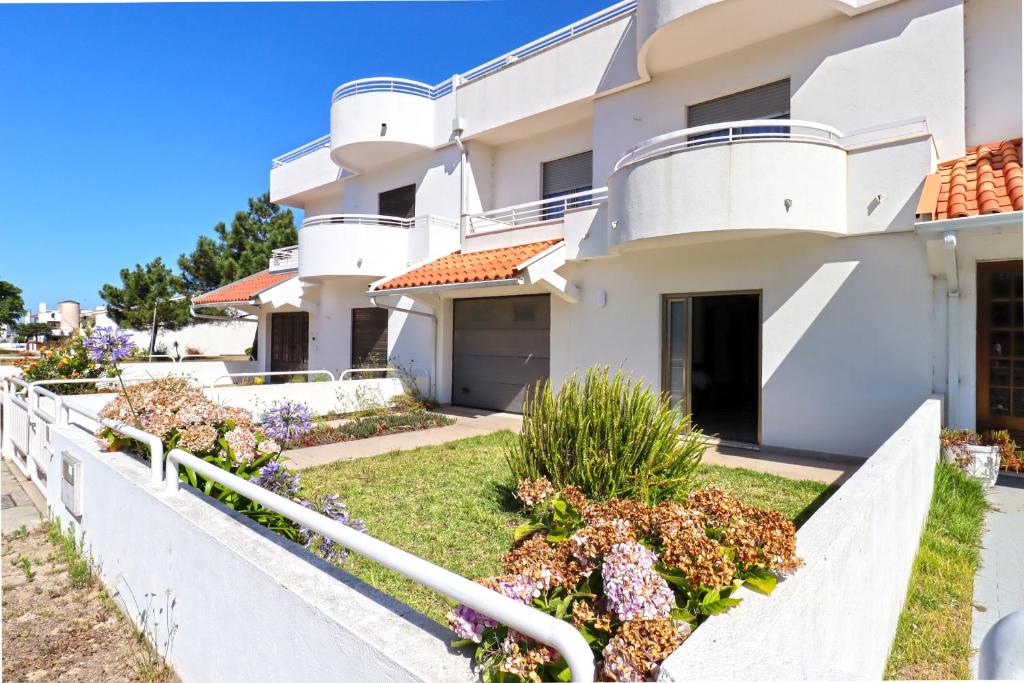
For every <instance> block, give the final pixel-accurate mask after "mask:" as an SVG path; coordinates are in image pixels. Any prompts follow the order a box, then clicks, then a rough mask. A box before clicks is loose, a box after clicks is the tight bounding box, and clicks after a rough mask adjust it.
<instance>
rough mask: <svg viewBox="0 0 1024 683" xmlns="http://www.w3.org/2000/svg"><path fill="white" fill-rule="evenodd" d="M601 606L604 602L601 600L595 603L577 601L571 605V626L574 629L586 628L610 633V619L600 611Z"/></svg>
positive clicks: (582, 600)
mask: <svg viewBox="0 0 1024 683" xmlns="http://www.w3.org/2000/svg"><path fill="white" fill-rule="evenodd" d="M603 605H604V600H603V599H601V598H599V599H598V601H597V602H591V601H590V600H586V599H583V598H579V599H577V600H576V601H575V602H573V603H572V625H573V626H575V627H576V628H583V627H584V626H588V627H589V628H590V629H591V630H593V631H604V632H605V633H611V631H612V618H611V616H609V615H608V613H607V612H605V611H604V610H603V609H602V607H603Z"/></svg>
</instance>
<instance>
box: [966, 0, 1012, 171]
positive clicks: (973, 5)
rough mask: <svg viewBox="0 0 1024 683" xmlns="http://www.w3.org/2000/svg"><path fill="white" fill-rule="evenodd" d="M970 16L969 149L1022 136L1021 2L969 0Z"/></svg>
mask: <svg viewBox="0 0 1024 683" xmlns="http://www.w3.org/2000/svg"><path fill="white" fill-rule="evenodd" d="M964 15H965V31H966V36H965V41H966V54H965V57H966V81H967V144H968V145H969V146H973V145H980V144H983V143H986V142H998V141H1000V140H1006V139H1009V138H1017V137H1020V136H1021V130H1022V129H1024V124H1022V121H1021V116H1022V114H1021V2H1020V0H967V1H966V2H965V3H964ZM953 156H956V155H953Z"/></svg>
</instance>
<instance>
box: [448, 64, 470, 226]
mask: <svg viewBox="0 0 1024 683" xmlns="http://www.w3.org/2000/svg"><path fill="white" fill-rule="evenodd" d="M461 81H462V77H461V76H459V74H455V75H454V76H452V97H454V98H455V118H454V119H452V137H453V138H454V139H455V145H456V147H458V148H459V243H460V244H461V243H462V241H463V240H464V239H465V237H466V165H467V163H468V162H469V150H468V149H466V145H465V143H463V141H462V132H463V130H464V128H465V126H464V125H463V123H462V117H461V116H459V84H460V83H461Z"/></svg>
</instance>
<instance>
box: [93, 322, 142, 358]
mask: <svg viewBox="0 0 1024 683" xmlns="http://www.w3.org/2000/svg"><path fill="white" fill-rule="evenodd" d="M82 344H83V346H85V350H86V352H87V353H88V354H89V358H91V359H92V361H93V362H94V363H116V362H118V361H121V360H124V359H125V358H127V357H128V356H130V355H131V354H132V351H134V350H135V342H134V341H132V336H131V335H130V334H128V333H127V332H118V331H117V330H116V329H114V328H113V327H97V328H96V329H95V330H93V333H92V335H91V336H89V337H87V338H86V339H85V341H83V342H82Z"/></svg>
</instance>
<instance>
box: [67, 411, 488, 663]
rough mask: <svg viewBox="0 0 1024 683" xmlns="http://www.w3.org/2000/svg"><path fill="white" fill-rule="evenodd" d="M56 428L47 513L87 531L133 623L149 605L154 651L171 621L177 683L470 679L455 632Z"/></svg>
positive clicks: (80, 435)
mask: <svg viewBox="0 0 1024 683" xmlns="http://www.w3.org/2000/svg"><path fill="white" fill-rule="evenodd" d="M52 436H53V445H54V449H53V451H54V454H53V455H52V456H50V457H49V458H48V477H47V479H48V481H47V488H48V491H47V499H48V501H49V503H50V506H51V509H52V512H53V514H55V515H56V516H57V517H58V518H59V519H60V520H61V522H62V523H63V524H64V525H65V526H66V525H67V524H68V523H69V522H73V523H74V526H75V531H76V535H81V534H83V533H84V539H85V547H86V552H87V553H88V554H89V555H91V556H92V558H93V560H94V561H95V562H96V563H97V564H98V567H99V571H100V575H101V578H102V580H103V582H104V584H106V585H107V587H108V588H109V589H110V591H111V592H112V593H116V594H117V595H118V596H119V598H120V601H121V602H122V603H124V607H125V608H126V611H127V613H128V614H129V615H130V617H131V618H132V619H134V620H135V621H136V623H137V624H138V623H140V610H145V609H147V608H148V609H150V610H152V611H151V613H150V615H149V622H148V627H147V628H148V629H152V628H153V625H154V623H155V624H156V626H157V629H156V633H155V636H156V637H155V641H156V643H157V646H158V648H159V650H160V653H161V654H167V651H168V648H167V640H168V630H169V626H170V627H172V628H174V629H176V630H175V632H174V635H173V639H172V640H171V643H170V653H169V663H170V665H171V666H172V667H173V668H174V670H175V672H176V673H177V674H178V676H179V677H180V678H181V680H182V681H184V682H185V683H189V682H191V681H202V682H206V681H243V680H256V681H311V682H315V681H325V682H327V681H331V682H333V681H338V680H348V681H371V680H391V681H440V680H444V681H468V680H473V677H472V675H471V671H470V661H471V660H470V658H468V657H465V656H463V655H460V654H455V653H453V652H451V651H450V650H449V648H448V646H447V642H448V641H449V640H451V639H452V638H453V636H452V634H451V633H450V632H449V631H447V630H446V629H443V628H442V627H441V626H439V625H438V624H436V623H434V622H432V621H430V620H429V619H428V618H426V617H425V616H423V615H421V614H420V613H418V612H416V611H415V610H413V609H412V608H410V607H408V606H406V605H403V604H402V603H399V602H397V601H396V600H394V599H392V598H390V597H388V596H385V595H383V594H382V593H380V592H378V591H376V590H374V589H373V588H371V587H369V586H367V585H366V584H363V583H362V582H361V581H359V580H358V579H356V578H354V577H352V576H351V575H349V574H347V573H346V572H344V571H342V570H340V569H338V568H336V567H333V566H332V565H330V564H328V563H326V562H324V561H322V560H320V559H319V558H316V557H314V556H313V555H311V554H310V553H308V552H306V551H305V550H304V549H302V548H301V547H299V546H298V545H296V544H293V543H291V542H288V541H286V540H284V539H283V538H281V537H279V536H277V535H275V534H273V533H272V532H270V531H267V530H266V529H263V528H262V527H259V526H258V525H256V524H254V523H252V522H250V521H249V520H246V519H245V518H243V517H241V516H240V515H237V514H235V513H233V512H231V511H229V510H227V509H226V508H224V507H223V506H220V505H219V504H217V503H212V502H210V501H208V500H203V499H201V498H200V497H199V495H198V494H196V493H193V492H189V491H188V490H187V489H184V490H182V491H181V492H179V493H177V494H173V495H169V494H167V493H166V492H165V491H164V489H163V487H162V486H154V485H153V484H151V483H150V480H149V479H150V472H149V467H148V466H147V465H144V464H142V463H140V462H137V461H135V460H134V459H132V458H131V457H129V456H126V455H124V454H121V453H106V452H101V451H100V450H99V449H98V447H97V445H96V441H95V439H94V438H93V437H92V436H90V435H89V434H87V433H85V432H84V431H82V430H80V429H77V428H75V427H57V428H55V429H54V430H53V434H52ZM65 451H67V452H69V453H71V454H73V455H74V456H75V457H77V458H79V459H80V460H81V462H82V471H81V475H80V478H79V483H80V485H81V486H82V515H81V516H80V518H78V519H77V520H76V519H73V518H72V517H71V515H70V513H68V511H67V510H66V509H65V508H64V506H63V505H62V504H61V502H60V501H61V498H60V481H61V472H60V469H61V454H62V453H63V452H65ZM131 596H134V599H133V598H132V597H131ZM148 596H152V598H149V597H148ZM136 601H137V603H138V604H136ZM168 625H169V626H168ZM257 653H258V654H259V656H254V655H256V654H257Z"/></svg>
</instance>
